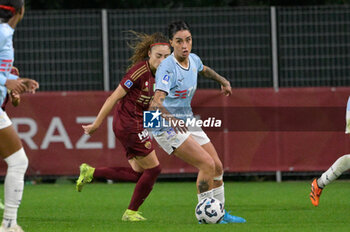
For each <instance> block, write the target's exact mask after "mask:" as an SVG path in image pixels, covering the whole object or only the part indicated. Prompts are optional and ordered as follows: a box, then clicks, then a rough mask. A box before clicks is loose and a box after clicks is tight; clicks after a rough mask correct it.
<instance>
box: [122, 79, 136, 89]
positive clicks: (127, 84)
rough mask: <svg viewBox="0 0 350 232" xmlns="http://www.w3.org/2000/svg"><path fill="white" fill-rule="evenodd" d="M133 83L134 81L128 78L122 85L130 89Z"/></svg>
mask: <svg viewBox="0 0 350 232" xmlns="http://www.w3.org/2000/svg"><path fill="white" fill-rule="evenodd" d="M133 84H134V83H132V81H130V80H127V81H125V82H124V85H125V86H126V87H127V88H128V89H130V87H131V86H132V85H133Z"/></svg>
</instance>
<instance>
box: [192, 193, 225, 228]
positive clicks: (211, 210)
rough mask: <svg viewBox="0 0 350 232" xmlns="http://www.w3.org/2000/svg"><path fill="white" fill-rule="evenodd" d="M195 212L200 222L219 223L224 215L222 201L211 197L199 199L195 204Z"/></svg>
mask: <svg viewBox="0 0 350 232" xmlns="http://www.w3.org/2000/svg"><path fill="white" fill-rule="evenodd" d="M195 213H196V217H197V219H198V222H199V223H200V224H216V223H220V222H221V220H222V219H223V218H224V215H225V211H224V206H223V205H222V203H221V202H220V201H219V200H218V199H215V198H212V197H208V198H205V199H203V200H201V201H200V202H199V203H198V205H197V206H196V212H195Z"/></svg>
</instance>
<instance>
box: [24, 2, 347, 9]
mask: <svg viewBox="0 0 350 232" xmlns="http://www.w3.org/2000/svg"><path fill="white" fill-rule="evenodd" d="M334 4H350V0H286V1H278V0H271V1H267V0H162V1H159V0H117V1H116V0H85V1H81V0H50V1H47V0H26V7H27V9H37V10H39V9H89V8H90V9H98V8H112V9H113V8H114V9H132V8H182V7H237V6H272V5H273V6H305V5H334Z"/></svg>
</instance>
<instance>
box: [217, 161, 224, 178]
mask: <svg viewBox="0 0 350 232" xmlns="http://www.w3.org/2000/svg"><path fill="white" fill-rule="evenodd" d="M223 173H224V168H223V167H222V164H221V163H219V164H215V176H222V175H223Z"/></svg>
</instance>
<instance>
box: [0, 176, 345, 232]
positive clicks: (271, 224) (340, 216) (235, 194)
mask: <svg viewBox="0 0 350 232" xmlns="http://www.w3.org/2000/svg"><path fill="white" fill-rule="evenodd" d="M133 188H134V184H133V183H117V184H103V183H93V184H89V185H86V186H85V187H84V189H83V191H82V192H81V193H78V192H76V191H75V186H74V185H73V184H67V183H66V184H40V185H26V186H25V191H24V197H23V201H22V205H21V208H20V210H19V219H18V222H19V224H20V225H21V226H22V227H23V228H24V230H25V231H26V232H41V231H43V232H55V231H57V232H80V231H82V232H83V231H84V232H92V231H97V232H100V231H101V232H104V231H107V232H113V231H117V232H124V231H125V232H141V231H142V232H172V231H174V232H175V231H176V232H177V231H179V232H183V231H185V232H187V231H189V232H197V231H198V232H206V231H218V232H226V231H227V232H228V231H230V232H231V231H259V232H260V231H269V232H270V231H279V232H280V231H302V232H304V231H313V232H316V231H317V232H319V231H327V232H328V231H336V232H339V231H350V215H349V210H350V201H349V198H350V197H349V196H350V182H346V181H336V182H335V183H333V184H331V185H329V186H327V189H325V191H324V192H323V195H322V197H321V202H320V206H319V207H317V208H316V207H314V206H312V205H311V203H310V201H309V199H308V194H309V189H310V183H309V182H283V183H274V182H238V183H234V182H226V183H225V192H226V208H227V209H228V210H232V214H234V215H238V216H242V217H244V218H246V220H247V223H245V224H226V225H198V224H197V221H196V219H195V215H194V208H195V205H196V203H197V196H196V193H195V191H196V189H195V183H189V182H185V183H167V182H160V183H156V185H155V186H154V189H153V192H152V193H151V195H150V196H149V198H148V199H147V200H146V201H145V203H144V204H143V205H142V206H141V208H140V211H142V212H143V215H144V216H145V217H146V218H147V219H148V220H147V221H146V222H136V223H135V222H134V223H131V222H122V221H121V216H122V214H123V212H124V210H125V209H126V208H127V206H128V204H129V200H130V198H131V194H132V190H133ZM0 190H1V191H3V185H2V186H0Z"/></svg>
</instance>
